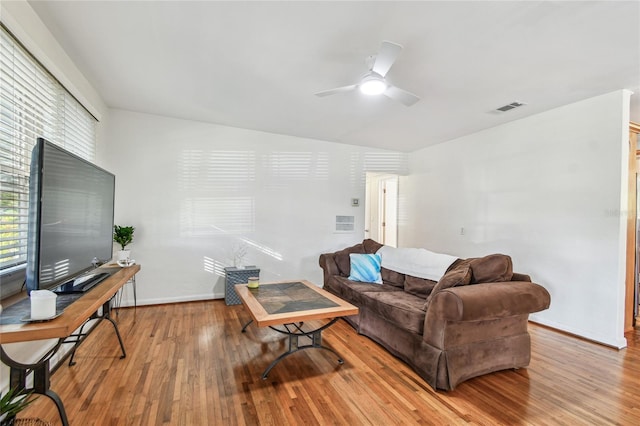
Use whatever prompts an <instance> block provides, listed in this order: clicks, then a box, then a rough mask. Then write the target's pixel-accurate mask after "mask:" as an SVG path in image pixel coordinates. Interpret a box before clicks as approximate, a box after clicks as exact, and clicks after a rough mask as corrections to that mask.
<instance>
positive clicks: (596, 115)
mask: <svg viewBox="0 0 640 426" xmlns="http://www.w3.org/2000/svg"><path fill="white" fill-rule="evenodd" d="M629 96H630V92H626V91H619V92H615V93H611V94H607V95H603V96H599V97H596V98H592V99H588V100H585V101H582V102H578V103H575V104H572V105H567V106H563V107H561V108H557V109H554V110H551V111H548V112H544V113H541V114H538V115H535V116H532V117H528V118H525V119H521V120H518V121H514V122H511V123H508V124H505V125H502V126H499V127H495V128H492V129H487V130H485V131H482V132H478V133H475V134H472V135H469V136H466V137H462V138H459V139H456V140H453V141H450V142H447V143H443V144H440V145H436V146H433V147H429V148H425V149H423V150H421V151H419V152H416V153H413V154H412V155H411V159H410V169H411V175H410V176H409V177H404V178H401V179H402V180H401V185H400V188H401V190H402V191H403V194H404V195H405V196H404V197H402V200H403V201H402V203H401V209H403V211H402V213H401V217H402V221H401V224H400V225H401V229H400V235H401V236H400V241H401V244H402V245H403V246H405V247H407V246H418V247H428V248H431V249H433V250H435V251H440V252H445V253H450V254H453V255H457V256H460V257H472V256H482V255H486V254H489V253H494V252H502V253H506V254H509V255H511V256H512V258H513V262H514V269H515V270H516V271H518V272H523V273H528V274H530V275H531V276H532V278H533V280H534V281H535V282H538V283H540V284H542V285H543V286H544V287H546V288H547V290H548V291H549V293H550V294H551V307H550V309H548V310H546V311H543V312H540V313H538V314H534V315H532V316H531V319H532V320H534V321H537V322H539V323H542V324H546V325H549V326H552V327H555V328H558V329H561V330H565V331H568V332H571V333H575V334H577V335H580V336H584V337H586V338H589V339H593V340H596V341H599V342H603V343H605V344H609V345H612V346H616V347H623V346H625V345H626V340H625V339H624V324H623V317H624V269H625V265H624V258H625V250H626V247H625V235H626V234H625V232H626V218H625V210H626V205H627V204H626V202H627V199H626V190H627V188H626V182H627V180H626V176H627V158H628V151H627V143H628V120H629V116H628V110H629ZM621 212H622V214H621ZM461 234H464V235H461Z"/></svg>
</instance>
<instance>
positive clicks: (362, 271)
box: [349, 253, 382, 284]
mask: <svg viewBox="0 0 640 426" xmlns="http://www.w3.org/2000/svg"><path fill="white" fill-rule="evenodd" d="M349 259H350V260H351V270H350V272H349V279H350V280H351V281H360V282H365V283H367V282H368V283H376V284H382V276H381V275H380V255H378V254H375V253H374V254H367V253H365V254H360V253H351V254H349Z"/></svg>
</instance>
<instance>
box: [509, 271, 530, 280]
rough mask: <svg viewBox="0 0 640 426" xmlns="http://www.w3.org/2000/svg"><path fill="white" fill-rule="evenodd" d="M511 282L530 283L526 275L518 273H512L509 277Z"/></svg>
mask: <svg viewBox="0 0 640 426" xmlns="http://www.w3.org/2000/svg"><path fill="white" fill-rule="evenodd" d="M511 281H528V282H531V277H530V276H529V275H527V274H520V273H518V272H514V273H513V276H512V277H511Z"/></svg>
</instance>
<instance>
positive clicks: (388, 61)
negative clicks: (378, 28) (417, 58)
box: [371, 40, 402, 77]
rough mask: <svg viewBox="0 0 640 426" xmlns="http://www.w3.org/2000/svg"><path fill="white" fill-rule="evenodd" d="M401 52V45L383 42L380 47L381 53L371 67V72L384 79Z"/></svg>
mask: <svg viewBox="0 0 640 426" xmlns="http://www.w3.org/2000/svg"><path fill="white" fill-rule="evenodd" d="M401 50H402V46H400V45H399V44H397V43H392V42H390V41H386V40H385V41H383V42H382V45H381V46H380V51H379V52H378V54H377V55H376V61H375V63H374V64H373V66H372V67H371V71H373V72H375V73H378V74H380V75H381V76H382V77H384V76H385V75H387V73H388V72H389V70H390V69H391V66H392V65H393V63H394V62H395V61H396V58H397V57H398V55H399V54H400V51H401Z"/></svg>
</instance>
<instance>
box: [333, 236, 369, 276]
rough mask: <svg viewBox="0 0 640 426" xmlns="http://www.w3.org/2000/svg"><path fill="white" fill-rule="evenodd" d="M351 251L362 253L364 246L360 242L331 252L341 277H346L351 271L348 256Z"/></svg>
mask: <svg viewBox="0 0 640 426" xmlns="http://www.w3.org/2000/svg"><path fill="white" fill-rule="evenodd" d="M351 253H364V246H363V245H362V243H359V244H356V245H354V246H351V247H347V248H346V249H342V250H340V251H337V252H335V253H334V254H333V257H334V259H335V260H336V264H337V265H338V270H339V271H340V275H341V276H343V277H348V276H349V273H350V271H351V259H350V258H349V254H351Z"/></svg>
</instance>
